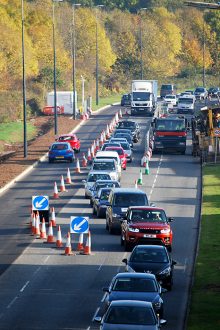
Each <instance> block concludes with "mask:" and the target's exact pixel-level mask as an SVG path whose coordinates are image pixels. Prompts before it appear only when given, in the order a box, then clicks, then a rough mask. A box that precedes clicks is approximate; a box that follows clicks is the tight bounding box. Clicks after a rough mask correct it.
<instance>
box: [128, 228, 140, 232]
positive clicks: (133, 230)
mask: <svg viewBox="0 0 220 330" xmlns="http://www.w3.org/2000/svg"><path fill="white" fill-rule="evenodd" d="M128 231H131V232H132V233H139V231H140V230H139V229H138V228H132V227H129V228H128Z"/></svg>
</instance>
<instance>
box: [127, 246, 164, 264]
mask: <svg viewBox="0 0 220 330" xmlns="http://www.w3.org/2000/svg"><path fill="white" fill-rule="evenodd" d="M130 261H131V262H141V263H146V262H152V263H158V262H159V263H167V262H168V261H169V260H168V257H167V253H166V252H165V250H164V249H155V248H150V247H148V248H147V249H145V248H139V249H135V250H134V251H133V252H132V254H131V256H130Z"/></svg>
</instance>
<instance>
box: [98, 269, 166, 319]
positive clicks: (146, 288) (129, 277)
mask: <svg viewBox="0 0 220 330" xmlns="http://www.w3.org/2000/svg"><path fill="white" fill-rule="evenodd" d="M103 291H104V292H107V294H106V296H105V301H104V304H105V308H106V307H107V306H108V305H109V304H110V302H111V301H114V300H140V301H149V302H151V303H152V305H153V307H154V310H155V312H156V314H159V315H160V318H161V319H162V318H163V299H162V298H161V294H162V293H164V292H167V290H166V289H164V288H162V287H161V286H160V284H159V283H158V282H157V279H156V277H155V275H154V274H149V273H128V272H125V273H118V274H117V275H116V276H114V277H113V279H112V281H111V283H110V285H109V287H105V288H103Z"/></svg>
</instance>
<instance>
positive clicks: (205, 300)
mask: <svg viewBox="0 0 220 330" xmlns="http://www.w3.org/2000/svg"><path fill="white" fill-rule="evenodd" d="M219 235H220V166H219V165H218V166H205V167H204V168H203V204H202V218H201V233H200V240H199V251H198V257H197V260H196V269H195V280H194V285H193V289H192V296H191V302H190V312H189V318H188V326H187V330H215V329H216V330H217V329H220V313H219V307H220V276H219V271H220V269H219V266H220V239H219V238H220V236H219Z"/></svg>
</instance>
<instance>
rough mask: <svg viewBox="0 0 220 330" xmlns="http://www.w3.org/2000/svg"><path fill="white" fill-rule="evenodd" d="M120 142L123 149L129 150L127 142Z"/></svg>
mask: <svg viewBox="0 0 220 330" xmlns="http://www.w3.org/2000/svg"><path fill="white" fill-rule="evenodd" d="M120 144H121V146H122V148H123V149H124V150H131V147H130V145H129V144H128V143H124V142H121V143H120Z"/></svg>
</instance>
